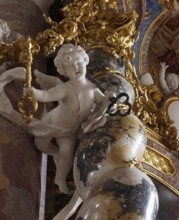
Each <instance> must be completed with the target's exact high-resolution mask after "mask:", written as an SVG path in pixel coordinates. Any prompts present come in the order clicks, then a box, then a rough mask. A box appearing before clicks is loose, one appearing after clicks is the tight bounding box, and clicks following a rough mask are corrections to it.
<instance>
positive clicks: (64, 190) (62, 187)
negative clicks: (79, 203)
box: [55, 179, 68, 194]
mask: <svg viewBox="0 0 179 220" xmlns="http://www.w3.org/2000/svg"><path fill="white" fill-rule="evenodd" d="M55 183H56V184H57V185H58V187H59V190H60V191H61V192H62V193H65V194H67V193H68V186H67V183H66V181H65V180H57V179H55Z"/></svg>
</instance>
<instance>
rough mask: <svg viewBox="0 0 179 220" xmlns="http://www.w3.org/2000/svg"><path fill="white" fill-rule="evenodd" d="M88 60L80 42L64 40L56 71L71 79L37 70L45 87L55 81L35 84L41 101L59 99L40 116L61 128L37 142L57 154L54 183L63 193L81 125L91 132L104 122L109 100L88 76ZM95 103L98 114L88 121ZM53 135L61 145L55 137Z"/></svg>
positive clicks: (36, 141) (65, 190)
mask: <svg viewBox="0 0 179 220" xmlns="http://www.w3.org/2000/svg"><path fill="white" fill-rule="evenodd" d="M88 62H89V57H88V55H87V54H86V52H85V51H84V50H83V49H82V48H81V47H80V46H74V45H72V44H64V45H63V46H62V47H61V49H60V50H59V52H58V54H57V56H56V57H55V59H54V64H55V66H56V67H57V72H58V73H60V74H62V75H64V76H67V77H68V78H69V81H67V82H66V83H64V82H63V81H61V80H60V79H59V78H57V77H49V76H46V75H44V74H42V73H40V72H39V71H37V70H36V71H35V75H36V77H37V82H38V83H39V84H40V85H41V87H42V88H46V89H47V88H48V87H51V86H52V84H53V87H52V88H50V89H48V90H38V89H35V88H32V92H33V95H34V97H35V98H36V99H37V100H38V101H39V102H52V101H58V102H59V105H58V106H57V107H56V108H54V109H52V110H51V111H49V112H48V113H47V114H45V115H44V116H43V117H42V119H41V120H42V122H44V123H45V124H53V125H56V126H57V127H58V130H57V131H54V132H51V133H50V134H46V133H45V134H44V135H43V132H42V134H40V135H37V136H36V137H35V144H36V146H37V148H38V149H39V150H41V151H42V152H44V153H46V154H48V155H52V156H53V157H54V161H55V164H56V177H55V183H56V184H58V185H59V189H60V191H61V192H63V193H67V192H68V188H67V184H66V177H67V174H68V172H69V171H70V169H71V167H72V164H73V158H74V153H75V149H76V140H77V131H78V129H79V128H80V126H82V128H83V130H84V132H90V131H92V130H94V129H96V128H97V127H99V126H103V125H104V123H105V112H106V109H107V106H108V104H109V100H108V98H107V97H106V96H105V95H104V94H103V93H102V92H101V91H100V90H99V89H98V88H97V87H96V86H95V85H94V84H93V83H91V82H90V81H89V80H88V79H87V78H86V65H87V64H88ZM50 80H51V81H50ZM54 80H55V81H54ZM52 81H53V82H52ZM109 95H110V94H109ZM94 104H96V105H97V106H99V109H98V111H97V114H96V115H95V117H93V118H92V119H91V120H88V121H86V120H87V118H88V117H89V115H90V114H91V111H92V109H93V107H94ZM83 122H84V123H83ZM53 138H55V140H56V144H57V145H58V147H57V145H56V144H54V142H53V141H52V139H53Z"/></svg>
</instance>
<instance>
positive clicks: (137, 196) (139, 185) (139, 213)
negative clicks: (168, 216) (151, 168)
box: [76, 167, 158, 220]
mask: <svg viewBox="0 0 179 220" xmlns="http://www.w3.org/2000/svg"><path fill="white" fill-rule="evenodd" d="M157 211H158V194H157V191H156V188H155V186H154V184H153V183H152V181H151V180H150V178H149V177H148V176H147V175H146V174H144V173H143V172H142V171H140V170H139V169H137V168H136V167H132V168H119V169H118V170H116V171H115V172H113V174H111V177H109V178H107V179H106V180H105V181H104V182H103V183H102V184H100V185H99V186H98V187H96V188H95V190H93V192H92V193H91V195H90V196H89V198H88V199H86V200H85V201H84V203H83V205H82V206H81V208H80V210H79V212H78V215H77V218H76V220H154V219H156V215H157Z"/></svg>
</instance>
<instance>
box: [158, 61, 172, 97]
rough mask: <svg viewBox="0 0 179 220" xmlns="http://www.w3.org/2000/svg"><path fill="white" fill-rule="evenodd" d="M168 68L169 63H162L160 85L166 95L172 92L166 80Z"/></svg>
mask: <svg viewBox="0 0 179 220" xmlns="http://www.w3.org/2000/svg"><path fill="white" fill-rule="evenodd" d="M167 68H168V65H166V64H165V63H160V71H159V85H160V89H161V91H162V93H163V95H164V96H169V95H170V94H171V91H170V89H169V88H168V85H167V82H166V80H165V73H166V69H167Z"/></svg>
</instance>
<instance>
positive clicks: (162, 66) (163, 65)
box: [160, 62, 169, 70]
mask: <svg viewBox="0 0 179 220" xmlns="http://www.w3.org/2000/svg"><path fill="white" fill-rule="evenodd" d="M160 66H161V68H162V69H163V70H166V69H167V68H168V67H169V65H166V63H162V62H161V63H160Z"/></svg>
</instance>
